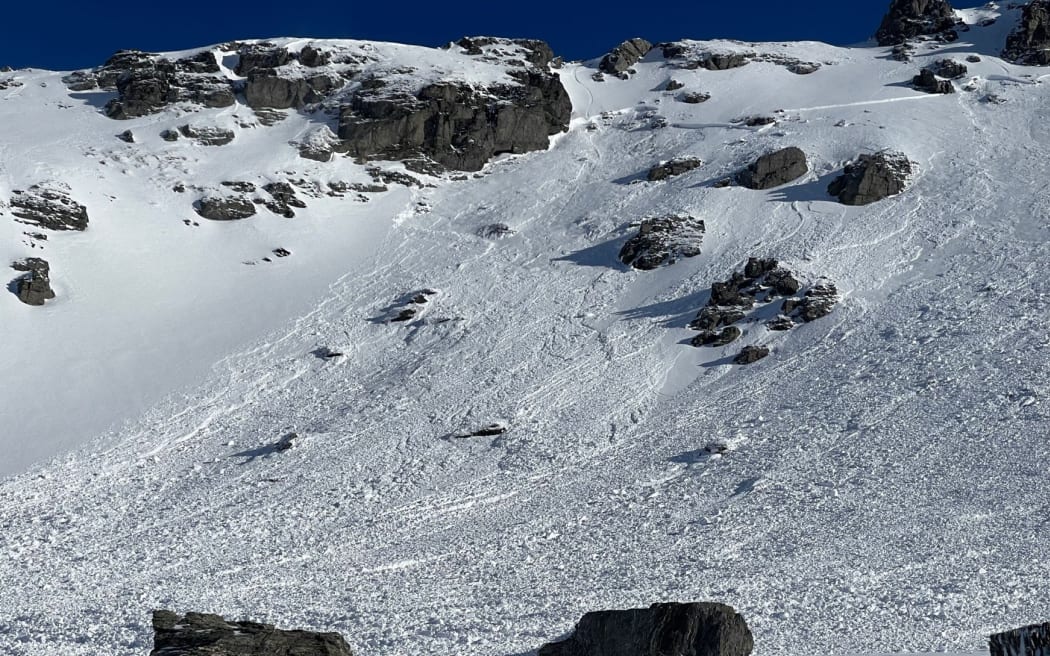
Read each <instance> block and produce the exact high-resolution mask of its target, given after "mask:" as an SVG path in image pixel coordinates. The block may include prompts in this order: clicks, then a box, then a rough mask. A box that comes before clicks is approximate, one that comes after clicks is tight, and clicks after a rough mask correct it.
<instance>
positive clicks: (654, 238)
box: [620, 214, 706, 271]
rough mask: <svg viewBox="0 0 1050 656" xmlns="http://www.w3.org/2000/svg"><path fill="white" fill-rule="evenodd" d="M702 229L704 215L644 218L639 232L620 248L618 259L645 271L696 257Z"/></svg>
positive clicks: (701, 242)
mask: <svg viewBox="0 0 1050 656" xmlns="http://www.w3.org/2000/svg"><path fill="white" fill-rule="evenodd" d="M705 230H706V227H705V226H704V221H703V219H697V218H694V217H692V216H689V215H685V214H682V215H671V216H663V217H658V218H652V219H646V220H644V221H642V223H641V225H640V226H639V227H638V234H637V235H635V236H634V237H631V238H630V239H628V240H627V243H625V244H624V245H623V248H621V249H620V261H621V262H623V263H624V264H626V265H627V266H630V267H634V268H635V269H641V270H643V271H648V270H651V269H655V268H657V267H660V266H666V265H669V264H674V263H675V262H677V261H678V260H680V259H682V258H685V257H695V256H697V255H699V254H700V247H701V246H702V245H703V243H704V232H705Z"/></svg>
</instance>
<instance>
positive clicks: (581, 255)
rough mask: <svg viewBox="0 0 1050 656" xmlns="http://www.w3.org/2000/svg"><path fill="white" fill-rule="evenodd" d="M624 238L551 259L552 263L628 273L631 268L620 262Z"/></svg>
mask: <svg viewBox="0 0 1050 656" xmlns="http://www.w3.org/2000/svg"><path fill="white" fill-rule="evenodd" d="M624 241H625V240H624V239H623V238H622V237H617V238H615V239H610V240H609V241H605V242H602V243H600V244H596V245H594V246H590V247H588V248H584V249H582V250H578V251H575V252H572V253H569V254H568V255H563V256H561V257H554V258H551V261H552V262H572V263H573V264H576V265H578V266H588V267H602V268H606V269H618V270H620V271H627V270H628V269H629V268H630V267H628V266H627V265H626V264H624V263H623V262H621V261H620V249H621V248H623V242H624Z"/></svg>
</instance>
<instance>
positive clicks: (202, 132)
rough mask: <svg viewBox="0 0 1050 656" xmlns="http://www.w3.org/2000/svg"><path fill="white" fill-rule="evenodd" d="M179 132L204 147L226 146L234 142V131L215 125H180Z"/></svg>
mask: <svg viewBox="0 0 1050 656" xmlns="http://www.w3.org/2000/svg"><path fill="white" fill-rule="evenodd" d="M179 132H180V133H182V136H184V137H186V138H187V139H193V140H194V141H196V142H197V143H198V144H200V145H202V146H225V145H226V144H228V143H230V142H231V141H233V138H234V136H235V134H234V132H233V130H227V129H226V128H220V127H217V126H214V125H191V124H186V125H180V126H179Z"/></svg>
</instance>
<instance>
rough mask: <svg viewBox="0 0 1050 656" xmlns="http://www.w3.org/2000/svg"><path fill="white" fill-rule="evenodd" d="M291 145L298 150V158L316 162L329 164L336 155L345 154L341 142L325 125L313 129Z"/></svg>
mask: <svg viewBox="0 0 1050 656" xmlns="http://www.w3.org/2000/svg"><path fill="white" fill-rule="evenodd" d="M293 145H294V146H296V148H298V150H299V156H300V157H303V158H305V159H312V160H314V161H316V162H329V161H331V160H332V157H333V156H335V154H336V153H342V152H346V148H345V147H344V146H343V142H342V141H340V139H339V137H337V136H335V133H334V132H332V129H331V128H329V127H328V126H327V125H322V126H320V127H317V128H315V129H313V130H312V131H310V132H309V133H307V135H306V136H305V137H304V138H303V139H302V141H298V142H296V143H294V144H293Z"/></svg>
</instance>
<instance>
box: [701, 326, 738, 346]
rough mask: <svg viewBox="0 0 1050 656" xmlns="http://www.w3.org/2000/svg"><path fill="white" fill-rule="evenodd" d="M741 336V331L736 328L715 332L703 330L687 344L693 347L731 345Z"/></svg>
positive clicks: (729, 327)
mask: <svg viewBox="0 0 1050 656" xmlns="http://www.w3.org/2000/svg"><path fill="white" fill-rule="evenodd" d="M742 334H743V331H741V330H740V329H739V328H737V327H736V326H727V327H726V328H724V329H722V330H719V331H717V332H716V331H713V330H705V331H703V332H701V333H700V334H699V335H697V336H696V337H694V338H693V339H692V340H690V342H689V343H690V344H692V345H693V346H712V347H718V346H726V345H727V344H732V343H733V342H735V341H736V340H738V339H740V336H741V335H742Z"/></svg>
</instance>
